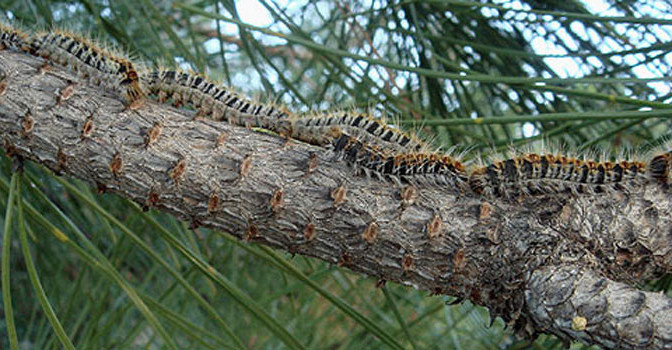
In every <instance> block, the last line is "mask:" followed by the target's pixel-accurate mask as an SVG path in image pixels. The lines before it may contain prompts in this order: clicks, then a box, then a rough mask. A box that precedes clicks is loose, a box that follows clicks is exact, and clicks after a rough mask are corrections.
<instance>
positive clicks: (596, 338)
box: [0, 52, 672, 346]
mask: <svg viewBox="0 0 672 350" xmlns="http://www.w3.org/2000/svg"><path fill="white" fill-rule="evenodd" d="M42 63H43V62H42V60H40V59H37V58H33V57H30V56H26V55H23V54H18V53H9V52H0V69H1V70H2V72H4V74H5V76H6V79H5V80H4V84H6V89H5V94H4V96H1V97H0V133H1V135H2V139H3V140H2V142H3V143H4V144H5V147H6V148H7V151H8V153H9V154H13V155H19V156H22V157H26V158H29V159H32V160H34V161H36V162H38V163H40V164H43V165H45V166H47V167H48V168H50V169H52V170H54V171H56V172H57V173H61V172H64V173H68V174H70V175H72V176H74V177H77V178H81V179H85V180H87V181H89V182H91V183H94V184H97V185H98V186H101V187H105V188H107V189H108V190H112V191H115V192H117V193H119V194H121V195H123V196H126V197H128V198H131V199H133V200H134V201H136V202H138V203H141V204H142V205H146V206H148V207H153V208H156V209H159V210H162V211H165V212H168V213H171V214H173V215H175V216H177V217H179V218H181V219H184V220H187V221H190V222H192V223H193V224H194V225H204V226H207V227H211V228H214V229H218V230H222V231H224V232H228V233H230V234H232V235H235V236H236V237H239V238H241V239H247V240H251V241H255V242H258V243H262V244H267V245H270V246H274V247H278V248H281V249H284V250H287V251H289V252H292V253H297V254H303V255H308V256H313V257H317V258H319V259H322V260H325V261H328V262H331V263H338V264H340V265H344V266H347V267H349V268H350V269H352V270H354V271H357V272H360V273H363V274H366V275H369V276H373V277H375V278H380V279H384V280H391V281H396V282H399V283H403V284H407V285H412V286H414V287H416V288H420V289H424V290H429V291H433V292H436V293H443V294H449V295H453V296H458V297H461V298H468V299H471V300H472V301H474V302H475V303H477V304H480V305H484V306H487V307H488V308H490V310H491V312H492V313H493V315H496V316H501V317H503V318H504V319H505V320H508V321H511V323H513V324H514V326H515V327H516V329H518V330H521V331H525V332H526V333H535V332H551V333H555V334H559V335H561V336H563V337H564V338H566V339H567V338H569V339H580V340H583V341H586V342H589V343H591V342H592V343H599V344H602V345H609V344H619V345H623V346H626V345H629V344H639V343H640V341H641V339H640V338H641V337H642V336H643V335H642V334H632V333H628V332H615V333H614V332H610V329H611V328H609V325H610V323H609V322H610V321H609V320H610V318H609V317H607V316H608V315H606V314H605V312H606V311H605V310H602V309H590V310H589V313H587V314H586V313H584V314H583V315H580V316H581V317H584V318H586V319H588V320H589V321H588V328H586V330H585V331H576V332H574V333H572V332H568V331H567V327H566V325H567V323H566V322H567V317H570V316H571V315H570V314H568V313H566V312H563V313H554V312H546V313H543V314H542V313H541V312H540V308H543V307H548V305H547V304H544V301H545V300H546V299H545V298H547V297H548V295H554V294H557V293H562V292H564V289H562V288H563V287H562V285H561V284H558V283H548V282H547V281H550V280H552V278H554V277H553V276H554V275H555V274H556V272H555V270H554V268H559V267H560V266H564V265H567V264H568V263H569V264H571V265H573V266H576V267H577V268H579V269H581V271H586V272H585V274H583V275H579V274H578V273H577V274H576V277H574V279H575V280H574V281H575V282H574V286H575V288H574V289H573V291H574V292H573V296H572V298H579V300H581V298H582V295H583V294H585V295H589V294H586V293H590V292H591V291H590V288H589V283H592V282H591V280H589V279H586V278H585V277H580V276H587V275H590V276H603V277H594V278H611V279H613V280H617V281H621V282H625V283H630V284H632V283H636V282H640V281H644V280H646V279H651V278H654V277H657V276H660V275H661V274H662V273H665V272H667V271H669V269H670V266H671V265H672V264H671V261H672V253H671V252H670V249H672V248H671V246H672V245H671V244H670V243H671V242H672V237H671V233H670V232H671V229H672V224H671V223H672V208H671V207H670V201H669V198H668V196H667V195H666V194H664V193H662V191H660V190H659V189H658V188H655V187H649V188H646V189H645V190H644V191H642V193H636V194H632V195H630V196H626V195H624V194H620V193H616V194H612V195H605V194H602V195H595V196H592V197H591V196H583V197H577V198H570V197H562V196H553V197H546V198H541V197H531V198H525V199H523V200H521V201H519V202H504V201H487V202H486V201H484V200H483V199H482V198H478V197H475V196H471V195H462V196H455V195H453V194H451V193H450V192H449V191H442V190H441V189H440V188H429V187H423V188H417V189H416V190H417V193H416V194H415V195H414V194H413V193H412V192H413V191H409V190H408V188H406V189H402V188H398V187H396V186H394V185H392V184H389V183H384V182H381V181H379V180H374V179H367V178H364V177H362V176H359V175H356V174H354V173H353V171H352V170H351V169H350V168H349V167H348V166H347V164H344V163H343V162H340V161H335V160H334V157H333V155H332V154H330V153H329V152H328V151H326V150H324V149H321V148H317V147H313V146H310V145H305V144H301V143H298V142H293V141H292V142H286V141H285V140H283V139H281V138H278V137H274V136H271V135H265V134H262V133H256V132H253V131H250V130H246V129H243V128H240V127H235V126H230V125H227V124H226V123H222V122H214V121H210V120H200V119H194V118H193V116H192V115H191V113H190V112H186V111H178V110H175V109H174V108H171V107H169V106H166V105H162V104H157V103H155V102H153V101H147V103H146V104H145V105H144V106H143V107H141V108H140V109H139V110H125V108H124V105H123V104H122V102H121V101H120V100H119V99H118V98H117V97H116V96H115V95H114V94H113V93H107V92H104V91H101V89H99V88H94V87H91V86H89V85H87V84H86V83H85V82H80V83H78V84H76V85H75V86H74V93H73V94H72V96H69V97H68V96H67V95H68V92H69V91H68V89H69V88H68V80H77V79H75V78H74V77H73V75H72V74H71V73H69V72H65V71H63V70H61V69H59V68H55V67H53V68H50V69H48V70H46V72H45V71H43V73H40V72H41V70H40V69H39V68H40V66H41V65H42ZM62 96H65V97H68V98H67V99H64V98H62ZM59 100H61V101H60V103H59ZM339 187H341V188H340V189H341V190H344V193H343V191H339V190H337V189H339ZM335 190H336V191H335ZM343 194H344V196H343V197H341V195H343ZM577 271H578V269H577ZM570 273H572V272H570ZM532 276H533V278H532V279H531V277H532ZM605 281H608V280H606V279H605ZM608 282H609V283H614V282H611V281H608ZM584 284H585V286H584ZM618 286H619V287H618V288H616V289H615V290H612V291H611V292H610V294H609V297H610V298H612V299H609V300H612V301H613V302H614V303H615V302H626V303H631V302H633V303H634V302H635V301H633V300H631V299H627V298H625V299H624V298H622V296H623V295H628V293H633V292H634V291H635V289H633V288H632V287H628V286H627V285H625V284H618ZM526 290H527V291H528V292H527V293H526V292H525V291H526ZM582 293H583V294H582ZM642 294H643V295H646V296H647V297H646V298H644V303H645V307H649V308H650V309H651V310H659V309H660V305H661V303H669V299H667V298H665V297H662V296H653V295H652V294H651V293H642ZM571 300H574V299H571ZM654 300H655V303H656V304H651V305H648V304H647V303H648V302H652V303H653V301H654ZM637 302H639V301H638V300H637ZM572 305H576V304H572ZM575 316H576V315H575ZM617 316H618V317H621V316H622V315H621V314H619V315H616V316H614V317H617ZM571 317H574V316H571ZM622 317H626V318H627V319H623V318H622ZM622 317H621V318H620V319H619V322H625V321H627V322H635V321H636V320H638V319H637V318H631V317H630V315H629V314H627V315H625V316H622ZM632 317H634V316H632ZM651 322H652V324H653V325H654V328H653V329H654V333H655V334H654V337H658V338H656V339H658V341H656V342H655V344H658V345H659V344H664V343H665V341H670V337H671V335H672V321H671V320H670V319H669V318H657V319H654V320H653V321H651ZM621 324H622V323H621ZM588 331H591V332H594V333H591V335H590V336H586V334H588ZM582 332H584V333H582ZM638 337H639V338H638ZM652 344H653V343H652Z"/></svg>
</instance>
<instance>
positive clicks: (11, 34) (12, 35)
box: [0, 23, 29, 51]
mask: <svg viewBox="0 0 672 350" xmlns="http://www.w3.org/2000/svg"><path fill="white" fill-rule="evenodd" d="M5 49H10V50H16V51H28V49H29V39H28V35H27V34H25V33H23V32H21V31H20V30H18V29H15V28H12V27H10V26H7V25H4V24H2V23H0V50H5Z"/></svg>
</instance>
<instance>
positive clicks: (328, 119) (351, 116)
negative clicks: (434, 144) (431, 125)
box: [291, 112, 428, 152]
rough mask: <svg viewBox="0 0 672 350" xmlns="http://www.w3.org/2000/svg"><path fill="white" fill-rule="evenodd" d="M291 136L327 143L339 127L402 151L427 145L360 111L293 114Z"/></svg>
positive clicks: (353, 135)
mask: <svg viewBox="0 0 672 350" xmlns="http://www.w3.org/2000/svg"><path fill="white" fill-rule="evenodd" d="M291 129H292V133H291V137H292V138H295V139H299V140H302V141H305V142H308V143H312V144H317V145H328V144H330V143H332V142H333V141H334V140H335V139H336V138H338V137H339V136H340V133H341V131H342V132H344V133H345V134H348V135H349V136H351V137H354V138H356V139H358V140H361V141H362V142H364V143H366V144H369V145H371V146H377V147H380V148H382V149H389V150H392V151H397V152H403V151H404V150H410V151H423V150H426V149H427V148H428V146H427V144H425V143H424V142H423V141H422V140H420V139H419V138H418V137H417V136H415V135H411V134H407V133H405V132H404V131H402V130H399V129H396V128H393V127H390V126H389V125H387V124H385V122H384V121H381V120H376V119H374V118H372V117H371V116H368V115H365V114H361V113H348V112H338V113H330V114H326V115H309V116H300V117H297V118H294V119H293V120H292V124H291Z"/></svg>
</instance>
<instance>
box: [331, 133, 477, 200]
mask: <svg viewBox="0 0 672 350" xmlns="http://www.w3.org/2000/svg"><path fill="white" fill-rule="evenodd" d="M333 147H334V150H335V151H336V152H337V153H338V154H340V155H341V157H342V158H343V159H345V160H346V161H347V162H349V163H351V164H353V165H355V166H356V167H357V168H359V169H361V170H362V171H363V172H364V173H365V174H367V175H369V176H371V175H375V176H376V177H378V178H380V179H392V180H393V181H395V182H396V183H398V184H400V183H401V182H402V181H404V182H409V183H424V184H430V185H439V186H441V187H442V188H444V189H448V190H449V191H451V192H460V191H463V190H465V189H467V186H466V185H467V181H468V178H469V177H468V175H467V172H466V169H465V166H464V165H463V164H462V163H461V162H460V161H459V160H458V159H457V158H455V157H452V156H450V155H445V154H439V153H429V152H408V153H395V152H389V151H381V150H380V149H378V148H377V147H375V146H374V147H372V146H370V145H368V144H367V143H365V142H362V141H360V140H358V139H356V138H354V137H350V136H349V135H346V134H343V135H341V136H340V137H339V138H338V139H336V140H335V141H334V143H333Z"/></svg>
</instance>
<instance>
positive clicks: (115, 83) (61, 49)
mask: <svg viewBox="0 0 672 350" xmlns="http://www.w3.org/2000/svg"><path fill="white" fill-rule="evenodd" d="M30 51H31V53H33V54H35V55H39V56H42V57H44V58H48V59H50V60H52V61H54V62H56V63H58V64H60V65H62V66H65V67H70V68H71V69H72V70H74V71H75V72H77V73H79V74H81V75H82V76H84V77H86V78H87V79H88V80H89V81H91V82H92V83H94V84H96V85H99V86H103V87H105V88H109V89H113V90H115V91H118V92H121V93H122V94H123V96H124V98H125V99H126V101H127V102H128V103H129V104H130V105H136V104H139V103H141V102H142V98H143V96H144V94H143V91H142V87H141V86H140V77H139V75H138V72H137V70H136V68H135V67H134V65H133V63H132V62H131V61H130V60H128V59H126V58H122V57H119V55H118V54H116V53H111V52H109V51H108V50H106V49H103V48H100V47H98V46H97V45H95V44H93V43H92V42H91V41H89V40H87V39H85V38H82V37H80V36H77V35H74V34H71V33H67V32H63V31H59V30H56V31H53V32H42V33H37V34H35V35H34V36H33V38H32V40H31V43H30Z"/></svg>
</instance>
